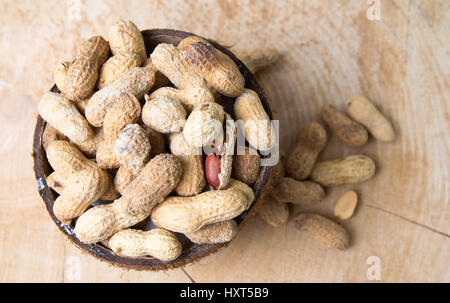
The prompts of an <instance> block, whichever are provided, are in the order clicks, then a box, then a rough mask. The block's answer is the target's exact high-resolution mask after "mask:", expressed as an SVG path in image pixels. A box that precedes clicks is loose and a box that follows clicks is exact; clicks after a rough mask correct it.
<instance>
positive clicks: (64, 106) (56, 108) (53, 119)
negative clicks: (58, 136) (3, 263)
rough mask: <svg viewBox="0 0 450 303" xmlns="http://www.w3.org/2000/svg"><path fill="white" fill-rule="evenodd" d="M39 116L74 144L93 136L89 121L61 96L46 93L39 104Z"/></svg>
mask: <svg viewBox="0 0 450 303" xmlns="http://www.w3.org/2000/svg"><path fill="white" fill-rule="evenodd" d="M39 114H40V115H41V116H42V118H44V120H46V121H47V122H48V123H49V124H50V125H52V126H53V127H54V128H55V129H57V130H58V131H59V132H61V133H62V134H64V135H65V136H66V137H68V138H69V139H70V140H71V141H73V142H76V143H83V142H84V141H86V140H88V139H89V138H92V136H93V131H92V128H91V126H90V125H89V123H88V121H86V119H85V118H84V117H83V116H82V115H81V114H80V113H79V112H78V110H77V109H76V107H75V105H74V104H73V103H72V102H70V101H69V99H67V98H66V97H64V96H63V95H61V94H57V93H53V92H48V93H45V94H44V96H42V98H41V101H40V102H39Z"/></svg>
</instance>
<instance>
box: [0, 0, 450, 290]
mask: <svg viewBox="0 0 450 303" xmlns="http://www.w3.org/2000/svg"><path fill="white" fill-rule="evenodd" d="M76 3H77V1H63V4H61V3H56V2H54V1H48V3H44V1H39V2H38V1H2V2H1V3H0V28H1V31H0V45H1V47H0V66H1V67H2V68H1V69H0V143H1V144H0V155H1V157H0V281H21V282H23V281H61V282H62V281H65V282H77V281H88V282H98V281H102V282H113V281H121V282H139V281H142V282H153V281H155V282H156V281H158V282H191V281H195V282H216V281H225V282H231V281H238V282H251V281H274V282H298V281H346V282H348V281H359V282H370V281H371V280H369V278H370V275H369V276H368V275H367V270H368V269H369V268H370V267H371V265H368V264H367V263H366V262H367V259H368V258H369V257H370V256H375V257H378V258H379V264H380V273H381V281H383V282H388V281H389V282H393V281H424V282H427V281H446V282H450V261H449V260H450V239H449V234H450V210H449V199H450V182H449V163H450V155H449V154H450V153H449V149H450V140H449V130H450V105H449V102H450V101H449V97H450V84H449V81H450V75H449V71H450V41H449V37H450V32H449V31H450V30H449V29H450V6H449V5H450V4H449V1H448V0H447V1H438V0H431V1H430V0H405V1H389V0H381V15H380V17H381V20H379V21H370V20H368V19H367V17H366V11H367V9H368V7H369V5H367V4H366V1H359V0H353V1H345V0H339V1H336V0H324V1H309V0H302V1H222V0H217V1H192V2H191V3H185V2H184V1H170V0H164V1H145V2H143V3H145V4H139V2H133V4H129V3H128V1H95V2H94V1H89V2H86V1H81V5H79V8H80V12H79V13H78V11H77V8H78V6H77V4H76ZM239 4H240V5H239ZM117 18H126V19H131V20H133V21H134V22H135V23H136V24H137V25H138V27H139V28H141V29H146V28H164V27H166V28H175V29H180V30H186V31H190V32H195V33H198V34H199V35H203V36H206V37H209V38H213V39H216V40H219V41H220V42H221V43H223V44H225V45H231V46H233V50H235V51H236V52H239V51H242V50H244V49H246V48H249V47H264V46H271V47H275V48H277V49H278V50H279V51H280V52H281V53H282V58H281V60H280V62H279V63H278V64H277V65H276V66H274V67H273V68H270V69H269V70H266V71H264V72H262V73H260V74H259V76H258V77H259V79H260V81H261V84H262V86H263V87H264V88H265V90H266V94H267V96H268V98H269V101H270V102H271V105H272V109H273V110H274V111H275V112H276V115H277V117H278V118H279V119H280V120H281V121H280V126H281V127H280V128H281V130H280V131H281V136H282V138H281V145H282V147H283V148H284V149H285V150H286V151H288V150H289V148H290V147H291V146H292V145H293V143H294V140H295V137H296V136H297V132H298V130H299V129H300V127H301V126H302V125H304V124H305V123H307V122H309V121H313V120H318V110H319V108H320V106H321V105H323V104H325V103H326V102H329V103H331V104H334V105H335V106H337V107H339V108H343V107H344V105H345V102H346V99H347V98H348V97H350V96H351V95H353V94H364V95H366V96H368V97H369V98H371V99H372V100H373V101H374V102H375V103H376V104H377V106H379V108H380V109H381V110H382V111H383V112H384V113H386V115H387V116H388V117H389V118H390V119H392V121H393V122H394V126H395V128H396V130H397V133H398V135H399V138H398V139H397V140H396V141H395V142H394V143H391V144H386V143H379V142H376V141H374V140H373V139H372V140H371V141H370V142H369V144H367V145H366V146H364V147H363V148H347V147H344V146H342V144H339V142H337V140H336V138H335V137H333V136H331V140H330V141H329V143H328V146H327V149H326V151H325V152H324V153H323V154H322V155H321V158H322V159H328V158H332V157H337V156H343V155H347V154H351V153H364V154H367V155H369V156H371V157H373V158H374V159H375V161H376V163H377V167H378V172H377V174H376V177H375V178H374V179H373V180H370V181H368V182H366V183H363V184H359V185H356V186H353V187H352V188H354V189H356V191H357V192H358V193H359V195H360V198H361V199H360V204H359V206H358V208H357V211H356V214H355V216H354V217H353V218H352V219H350V220H349V221H348V222H344V223H343V224H344V225H345V226H346V227H347V228H348V229H349V230H350V231H351V233H352V237H353V245H352V246H351V248H350V249H348V250H346V251H342V252H336V251H331V250H326V249H323V248H321V247H319V246H318V245H317V244H315V243H314V242H312V241H310V240H309V239H308V238H306V237H305V236H304V235H303V234H302V233H300V232H298V231H296V230H295V229H294V228H293V225H292V223H289V224H287V225H285V226H283V227H280V228H278V229H274V228H271V227H269V226H267V225H266V224H265V223H264V222H263V221H262V220H261V219H259V218H255V219H254V220H253V221H252V222H250V223H249V224H248V225H247V226H246V227H245V228H244V229H243V231H242V232H241V233H240V234H239V235H238V236H237V238H236V239H235V240H234V241H233V242H232V243H231V244H230V245H229V247H228V248H226V249H225V250H222V251H221V252H219V253H217V254H215V255H213V256H210V257H208V258H206V259H205V260H203V261H201V262H199V263H197V264H194V265H189V266H187V267H185V268H184V269H177V270H171V271H167V272H156V273H152V272H135V271H124V270H121V269H117V268H112V267H110V266H108V265H106V264H104V263H100V262H98V261H96V260H94V259H93V258H92V257H89V256H85V255H83V254H82V253H80V252H79V251H78V250H77V249H76V248H75V247H73V246H72V245H71V244H70V243H68V242H67V241H65V240H64V237H63V235H62V234H61V233H60V232H59V231H58V230H57V227H56V226H55V225H54V224H53V222H51V220H50V218H49V216H48V214H47V213H46V211H45V209H44V206H43V202H42V201H41V199H40V197H39V195H38V193H37V185H36V182H35V180H34V176H33V171H32V161H31V157H30V151H31V140H32V132H33V127H34V123H35V117H36V112H37V103H38V102H39V99H40V97H41V95H42V94H43V92H44V91H46V90H48V89H49V88H50V87H51V85H52V82H53V81H52V73H53V70H54V68H55V66H56V64H57V63H58V62H59V61H62V60H71V58H73V56H74V54H75V52H76V45H77V43H78V42H79V41H80V40H81V39H82V38H87V37H89V36H92V35H95V34H101V35H106V32H107V29H108V27H109V26H110V25H111V24H112V23H113V22H114V21H115V20H116V19H117ZM348 188H350V186H342V187H336V188H332V189H330V190H328V191H327V193H328V195H327V199H326V200H325V201H323V202H321V203H320V205H318V206H317V207H315V208H314V209H315V210H316V211H319V212H320V213H323V214H326V215H330V216H331V215H332V208H333V205H334V201H335V200H336V199H337V197H339V195H340V194H342V193H343V192H344V191H345V190H346V189H348ZM311 209H312V208H311ZM298 210H299V209H298V208H297V209H294V211H298ZM369 260H370V259H369Z"/></svg>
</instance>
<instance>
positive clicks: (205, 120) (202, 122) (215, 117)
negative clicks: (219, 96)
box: [183, 103, 225, 147]
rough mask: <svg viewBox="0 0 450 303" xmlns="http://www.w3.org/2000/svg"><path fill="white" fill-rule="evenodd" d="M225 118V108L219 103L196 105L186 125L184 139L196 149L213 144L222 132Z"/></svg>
mask: <svg viewBox="0 0 450 303" xmlns="http://www.w3.org/2000/svg"><path fill="white" fill-rule="evenodd" d="M224 116H225V113H224V110H223V107H222V106H220V105H218V104H217V103H203V104H198V105H196V106H195V107H194V109H193V110H192V112H191V114H190V115H189V117H188V118H187V120H186V123H185V124H184V128H183V135H184V139H185V140H186V142H187V143H189V144H190V145H192V146H195V147H202V146H205V145H208V144H211V142H213V141H214V139H215V138H216V137H217V136H218V135H219V134H220V132H221V130H222V126H223V120H224ZM213 121H214V122H215V123H216V124H213V123H212V122H213Z"/></svg>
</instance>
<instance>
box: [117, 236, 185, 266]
mask: <svg viewBox="0 0 450 303" xmlns="http://www.w3.org/2000/svg"><path fill="white" fill-rule="evenodd" d="M108 246H109V247H110V248H111V249H112V250H113V251H114V252H115V253H117V254H119V255H122V256H128V257H140V256H152V257H155V258H157V259H159V260H162V261H172V260H175V259H176V258H178V257H179V256H180V254H181V250H182V248H181V243H180V241H178V239H177V237H176V236H175V235H174V234H173V233H171V232H170V231H167V230H164V229H160V228H156V229H152V230H149V231H142V230H136V229H124V230H121V231H119V232H117V233H116V234H114V235H113V236H112V237H111V239H109V241H108Z"/></svg>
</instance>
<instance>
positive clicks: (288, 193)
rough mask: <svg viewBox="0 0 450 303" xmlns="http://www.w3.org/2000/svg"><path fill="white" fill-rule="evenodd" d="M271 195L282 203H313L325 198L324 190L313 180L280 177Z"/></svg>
mask: <svg viewBox="0 0 450 303" xmlns="http://www.w3.org/2000/svg"><path fill="white" fill-rule="evenodd" d="M273 196H274V197H275V198H276V199H277V200H278V201H280V202H284V203H295V204H314V203H318V202H320V201H322V200H323V199H324V198H325V191H324V190H323V188H322V186H320V185H319V184H317V183H315V182H311V181H297V180H295V179H292V178H282V179H281V180H280V182H279V183H278V185H277V186H276V187H275V188H274V190H273Z"/></svg>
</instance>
